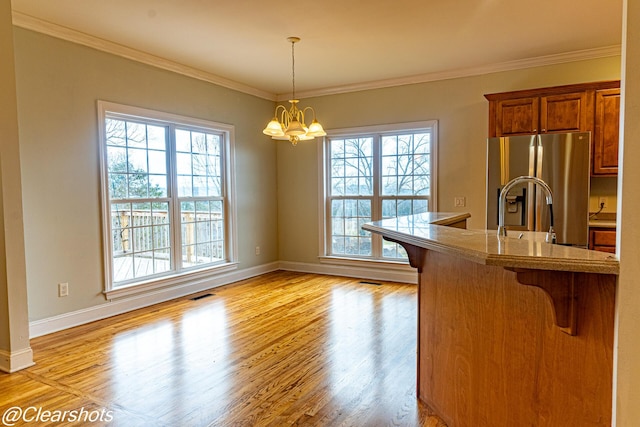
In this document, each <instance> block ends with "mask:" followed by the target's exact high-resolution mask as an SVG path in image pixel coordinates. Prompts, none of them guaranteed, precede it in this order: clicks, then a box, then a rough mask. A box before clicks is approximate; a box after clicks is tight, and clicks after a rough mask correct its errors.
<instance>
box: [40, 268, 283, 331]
mask: <svg viewBox="0 0 640 427" xmlns="http://www.w3.org/2000/svg"><path fill="white" fill-rule="evenodd" d="M278 269H279V263H278V262H273V263H269V264H263V265H260V266H257V267H252V268H246V269H243V270H235V271H232V272H229V273H226V274H221V275H217V276H213V277H207V278H203V279H200V280H196V281H191V282H188V283H185V284H184V285H180V286H173V287H170V288H162V289H158V290H155V291H153V292H148V293H145V294H142V295H135V296H131V297H124V298H119V299H116V300H111V301H109V302H106V303H104V304H100V305H96V306H93V307H88V308H85V309H81V310H76V311H71V312H69V313H63V314H60V315H57V316H52V317H47V318H45V319H40V320H34V321H31V322H29V336H30V338H36V337H39V336H42V335H47V334H51V333H53V332H58V331H62V330H64V329H68V328H72V327H74V326H79V325H84V324H86V323H90V322H95V321H96V320H101V319H106V318H108V317H112V316H115V315H118V314H122V313H126V312H129V311H133V310H137V309H140V308H144V307H148V306H151V305H154V304H158V303H161V302H165V301H169V300H172V299H175V298H181V297H184V296H186V295H190V294H194V293H197V292H202V291H205V290H207V289H212V288H216V287H219V286H223V285H228V284H230V283H233V282H237V281H240V280H245V279H249V278H251V277H255V276H259V275H261V274H265V273H269V272H272V271H276V270H278Z"/></svg>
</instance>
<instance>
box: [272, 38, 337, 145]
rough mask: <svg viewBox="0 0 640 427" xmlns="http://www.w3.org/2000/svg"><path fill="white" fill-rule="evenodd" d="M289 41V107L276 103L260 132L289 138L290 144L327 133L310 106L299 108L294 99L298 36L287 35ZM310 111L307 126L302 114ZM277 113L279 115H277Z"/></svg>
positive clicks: (276, 137) (279, 137)
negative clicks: (309, 120)
mask: <svg viewBox="0 0 640 427" xmlns="http://www.w3.org/2000/svg"><path fill="white" fill-rule="evenodd" d="M287 40H288V41H289V42H291V76H292V86H293V91H292V98H293V99H290V100H289V102H290V103H291V107H289V109H288V110H287V108H286V107H285V106H284V105H278V106H277V107H276V112H275V114H274V116H273V119H271V121H270V122H269V124H267V127H266V128H264V130H263V131H262V133H264V134H265V135H269V136H270V137H271V138H273V139H280V140H285V141H286V140H289V141H291V144H293V145H296V144H298V141H306V140H309V139H313V138H315V137H317V136H325V135H326V134H327V133H326V132H325V131H324V129H323V128H322V125H321V124H320V123H318V121H317V120H316V112H315V111H314V109H313V108H311V107H305V108H304V109H302V110H300V109H299V108H298V102H300V100H298V99H296V58H295V54H294V46H295V44H296V43H298V42H299V41H300V38H299V37H288V38H287ZM308 111H310V112H311V113H313V120H312V121H311V124H310V125H309V126H308V127H307V125H306V123H305V118H304V115H305V113H307V112H308ZM278 114H279V115H278Z"/></svg>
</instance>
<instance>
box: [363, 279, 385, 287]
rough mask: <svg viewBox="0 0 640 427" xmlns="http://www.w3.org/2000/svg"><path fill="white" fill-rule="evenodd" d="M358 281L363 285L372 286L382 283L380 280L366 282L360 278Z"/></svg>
mask: <svg viewBox="0 0 640 427" xmlns="http://www.w3.org/2000/svg"><path fill="white" fill-rule="evenodd" d="M360 283H362V284H363V285H374V286H380V285H382V283H380V282H367V281H364V280H362V281H361V282H360Z"/></svg>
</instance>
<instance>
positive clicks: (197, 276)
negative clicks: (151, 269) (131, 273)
mask: <svg viewBox="0 0 640 427" xmlns="http://www.w3.org/2000/svg"><path fill="white" fill-rule="evenodd" d="M237 268H238V263H237V262H229V263H226V264H221V265H217V266H215V267H209V268H202V269H199V270H192V271H189V272H186V273H180V274H172V275H170V276H163V277H159V278H154V279H151V280H147V281H144V282H138V283H133V284H128V285H124V286H118V287H117V288H112V289H108V290H106V291H104V294H105V295H106V297H107V298H108V299H117V298H122V297H127V296H131V295H137V294H145V293H150V292H153V291H155V290H156V289H160V288H166V287H176V286H183V285H187V284H190V283H191V282H193V281H196V280H202V279H206V278H208V277H213V276H215V275H218V274H221V273H226V272H228V271H232V270H236V269H237Z"/></svg>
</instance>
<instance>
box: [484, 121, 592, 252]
mask: <svg viewBox="0 0 640 427" xmlns="http://www.w3.org/2000/svg"><path fill="white" fill-rule="evenodd" d="M589 141H590V133H589V132H581V133H564V134H542V135H523V136H512V137H502V138H489V140H488V142H487V228H488V229H497V228H498V196H499V195H500V190H501V189H502V187H504V185H505V184H507V183H508V182H509V181H510V180H512V179H513V178H516V177H518V176H523V175H528V176H535V177H538V178H540V179H542V180H543V181H545V182H546V183H547V184H548V185H549V186H550V187H551V191H552V192H553V220H554V224H553V225H554V229H555V231H556V239H557V243H558V244H562V245H572V246H580V247H585V248H586V247H587V246H588V242H589V170H590V169H589V165H590V159H589V153H590V150H589V146H590V144H589ZM536 187H537V186H536V185H535V184H532V183H525V184H522V185H516V186H515V187H514V188H513V189H512V190H511V191H509V194H508V195H507V197H506V201H505V207H504V212H505V213H504V218H505V220H504V221H505V225H506V226H507V232H508V233H509V230H512V231H511V234H515V235H517V231H544V232H546V231H547V230H548V229H549V222H550V216H549V208H548V206H547V204H546V201H545V197H544V196H545V195H544V193H543V192H542V190H538V189H537V188H536Z"/></svg>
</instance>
